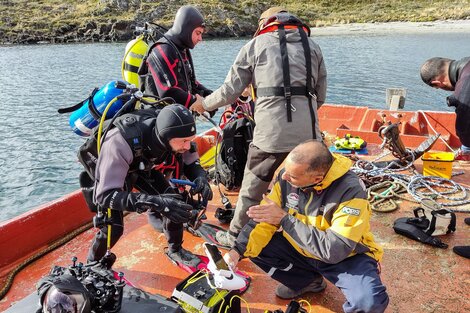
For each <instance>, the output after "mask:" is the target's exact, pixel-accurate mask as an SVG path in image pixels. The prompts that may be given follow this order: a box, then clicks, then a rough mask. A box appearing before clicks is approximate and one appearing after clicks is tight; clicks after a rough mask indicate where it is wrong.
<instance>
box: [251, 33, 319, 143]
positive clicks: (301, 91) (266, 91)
mask: <svg viewBox="0 0 470 313" xmlns="http://www.w3.org/2000/svg"><path fill="white" fill-rule="evenodd" d="M297 28H298V30H299V33H300V38H301V42H302V47H303V49H304V56H305V62H306V71H307V73H306V76H307V77H306V87H303V86H291V82H290V69H289V56H288V54H287V39H286V31H285V28H284V25H283V24H279V25H278V32H279V44H280V48H281V60H282V76H283V82H284V87H262V88H257V89H256V96H257V97H269V96H284V97H285V99H286V110H287V111H286V113H287V121H288V122H292V111H295V108H294V107H293V106H292V96H306V97H307V98H308V106H309V110H310V117H311V119H312V136H313V137H312V138H313V139H316V132H315V111H314V109H313V106H312V98H315V97H316V95H315V91H314V89H313V86H312V59H311V50H310V44H309V42H308V38H307V34H306V33H305V30H304V29H303V27H302V26H298V27H297Z"/></svg>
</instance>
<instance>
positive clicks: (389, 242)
mask: <svg viewBox="0 0 470 313" xmlns="http://www.w3.org/2000/svg"><path fill="white" fill-rule="evenodd" d="M418 168H419V165H418ZM460 169H461V170H464V171H465V175H461V176H457V177H456V178H455V180H456V181H459V182H461V183H462V182H466V183H468V177H469V173H470V172H469V171H470V165H468V166H467V165H461V166H460ZM234 196H235V195H233V196H232V199H233V200H234ZM217 201H218V200H215V202H214V203H218V202H217ZM70 209H71V210H73V209H75V208H70ZM213 211H214V207H212V206H211V207H209V213H208V217H209V219H210V220H209V221H210V222H213V223H217V222H215V221H214V218H213V214H212V212H213ZM410 215H411V214H410V206H409V203H405V202H404V203H402V204H401V205H400V209H399V210H397V211H395V212H392V213H374V215H373V218H372V230H373V233H374V235H375V236H376V238H377V240H378V241H379V242H380V243H381V244H382V245H383V246H384V249H385V254H384V259H383V261H382V264H381V265H382V279H383V281H384V283H385V285H386V287H387V289H388V293H389V295H390V305H389V308H388V310H387V312H469V311H470V300H469V292H468V287H469V281H470V260H468V259H465V258H462V257H459V256H457V255H456V254H454V253H453V252H452V250H451V248H452V247H453V246H455V245H470V226H467V225H465V224H464V222H463V219H464V218H465V217H468V216H470V214H464V213H458V214H457V231H456V232H455V233H454V234H452V235H447V236H444V237H441V238H442V240H443V241H444V242H446V243H447V244H449V248H448V249H445V250H444V249H437V248H433V247H430V246H425V245H423V244H421V243H418V242H414V241H411V240H409V239H406V238H404V237H402V236H399V235H397V234H395V233H394V231H393V229H392V228H391V225H392V224H393V221H394V220H395V219H396V218H398V217H402V216H410ZM54 223H55V221H51V225H49V226H48V227H54ZM125 224H126V226H125V235H124V237H123V238H122V239H121V240H120V241H119V242H118V244H117V245H116V246H115V248H114V249H113V252H114V253H116V254H117V256H118V260H117V262H116V264H115V270H117V271H123V272H124V273H125V275H126V278H127V279H128V280H130V281H131V282H133V283H134V284H135V285H137V286H138V287H140V288H142V289H144V290H146V291H148V292H152V293H159V294H161V295H164V296H170V295H171V293H172V291H173V289H174V287H175V286H176V284H177V283H178V282H180V281H181V280H182V279H184V278H185V277H186V276H187V273H186V272H184V271H183V270H181V269H179V268H178V267H176V266H174V265H173V264H172V263H171V262H170V261H169V260H168V258H167V257H166V256H165V255H164V248H165V245H166V241H165V238H164V236H163V235H162V234H159V233H157V232H155V231H154V230H153V228H152V227H151V226H150V225H149V224H148V223H147V217H146V216H145V214H142V215H138V214H129V215H128V216H127V217H126V220H125ZM94 233H95V230H93V229H90V230H88V231H86V232H85V233H83V234H81V235H79V236H78V237H77V238H76V239H74V240H72V241H71V242H69V243H67V244H65V245H64V246H62V247H61V248H59V249H57V250H55V251H53V252H51V253H49V254H48V255H46V256H45V257H43V258H41V259H40V260H38V261H36V262H34V263H33V264H31V265H29V266H28V267H27V268H26V269H25V270H23V271H22V272H20V273H19V274H18V275H17V277H16V278H15V281H14V285H13V287H12V289H11V290H10V292H9V293H8V294H7V296H6V297H5V298H4V299H3V300H2V301H0V311H3V310H5V309H7V308H8V307H9V306H10V305H11V304H13V303H15V302H16V301H18V300H20V299H22V298H23V297H24V296H26V295H28V294H30V293H31V292H34V291H35V283H36V282H37V281H38V280H39V278H40V277H42V276H43V275H45V274H46V273H47V272H48V271H49V269H50V267H51V266H52V265H53V264H54V265H62V266H65V265H68V264H70V262H71V259H72V257H73V256H77V257H78V258H79V260H81V261H84V260H85V259H86V253H87V250H88V247H89V244H90V241H91V240H92V237H93V234H94ZM30 236H31V237H34V234H30ZM184 238H185V242H184V246H185V247H187V248H189V249H191V250H192V251H193V252H195V253H199V254H201V253H203V248H202V242H203V241H202V240H201V239H200V238H197V237H194V236H193V235H191V234H189V233H187V232H185V237H184ZM13 248H14V247H11V249H13ZM2 254H3V253H2ZM239 268H240V269H241V270H243V271H246V272H247V273H248V274H249V275H250V276H251V277H252V279H253V281H252V285H251V286H250V288H249V289H248V290H247V292H246V293H245V294H244V295H243V298H244V299H245V300H246V301H248V303H249V305H250V309H251V311H252V312H262V311H264V310H265V309H270V310H274V309H278V308H282V309H285V306H286V304H287V303H288V301H285V300H281V299H279V298H277V297H276V296H275V294H274V290H275V287H276V286H277V282H275V281H273V280H271V279H270V278H269V277H267V276H266V275H265V274H264V273H263V272H262V271H260V270H259V269H258V268H257V267H256V266H254V265H253V264H252V263H251V262H250V261H249V260H243V261H242V262H241V263H240V265H239ZM303 299H305V300H307V301H309V302H310V303H311V305H312V312H342V304H343V301H344V297H343V295H342V294H341V292H340V291H339V290H338V289H337V288H336V287H335V286H333V285H331V284H330V283H328V287H327V289H326V290H325V291H324V292H322V293H320V294H307V295H305V296H304V297H303Z"/></svg>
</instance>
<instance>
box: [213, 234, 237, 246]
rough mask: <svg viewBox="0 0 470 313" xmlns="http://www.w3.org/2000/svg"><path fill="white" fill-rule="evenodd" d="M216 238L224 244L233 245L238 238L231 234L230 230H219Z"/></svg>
mask: <svg viewBox="0 0 470 313" xmlns="http://www.w3.org/2000/svg"><path fill="white" fill-rule="evenodd" d="M215 239H216V240H217V242H218V243H219V244H221V245H222V246H226V247H233V245H234V244H235V239H237V238H236V237H235V236H233V235H232V234H230V233H229V232H228V231H218V232H217V233H216V234H215Z"/></svg>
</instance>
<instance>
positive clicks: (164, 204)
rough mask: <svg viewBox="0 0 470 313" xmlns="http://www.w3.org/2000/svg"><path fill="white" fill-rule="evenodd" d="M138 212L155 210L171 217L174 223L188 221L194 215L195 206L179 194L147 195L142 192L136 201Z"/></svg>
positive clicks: (135, 206)
mask: <svg viewBox="0 0 470 313" xmlns="http://www.w3.org/2000/svg"><path fill="white" fill-rule="evenodd" d="M134 208H135V210H136V212H139V213H141V212H144V211H147V210H151V211H155V212H158V213H160V214H161V215H163V216H165V217H167V218H169V219H170V220H171V221H172V222H174V223H181V224H182V223H186V222H187V221H189V220H190V219H191V217H192V214H191V212H190V211H191V210H192V209H193V207H192V206H191V205H189V204H187V203H185V202H184V201H182V197H181V196H180V195H177V194H163V195H158V196H156V195H146V194H140V196H138V199H137V202H135V203H134Z"/></svg>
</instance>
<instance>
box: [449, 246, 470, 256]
mask: <svg viewBox="0 0 470 313" xmlns="http://www.w3.org/2000/svg"><path fill="white" fill-rule="evenodd" d="M453 250H454V252H455V254H457V255H460V256H462V257H464V258H467V259H470V246H455V247H454V249H453Z"/></svg>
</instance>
